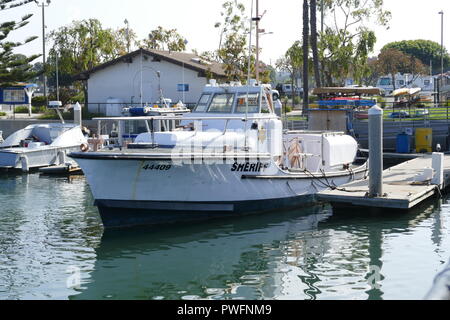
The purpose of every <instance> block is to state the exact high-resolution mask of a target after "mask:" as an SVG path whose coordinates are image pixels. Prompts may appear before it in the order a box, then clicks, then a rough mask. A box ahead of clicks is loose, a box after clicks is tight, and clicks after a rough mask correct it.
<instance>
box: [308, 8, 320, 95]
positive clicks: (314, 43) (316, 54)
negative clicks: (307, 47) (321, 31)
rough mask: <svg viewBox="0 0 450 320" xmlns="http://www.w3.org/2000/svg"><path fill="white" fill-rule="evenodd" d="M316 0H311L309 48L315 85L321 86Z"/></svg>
mask: <svg viewBox="0 0 450 320" xmlns="http://www.w3.org/2000/svg"><path fill="white" fill-rule="evenodd" d="M316 13H317V0H311V21H310V22H311V48H312V52H313V61H314V78H315V79H316V87H317V88H320V87H321V86H322V81H321V80H320V70H319V52H318V50H317V15H316Z"/></svg>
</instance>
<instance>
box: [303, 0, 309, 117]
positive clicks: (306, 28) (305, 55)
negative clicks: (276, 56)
mask: <svg viewBox="0 0 450 320" xmlns="http://www.w3.org/2000/svg"><path fill="white" fill-rule="evenodd" d="M308 56H309V6H308V0H303V113H304V115H306V116H308V113H309V110H308V109H309V95H308V94H309V79H308V76H309V73H308Z"/></svg>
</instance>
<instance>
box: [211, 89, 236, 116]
mask: <svg viewBox="0 0 450 320" xmlns="http://www.w3.org/2000/svg"><path fill="white" fill-rule="evenodd" d="M233 102H234V94H233V93H219V94H216V95H215V96H214V98H213V99H212V101H211V104H210V105H209V109H208V112H210V113H231V109H232V108H233Z"/></svg>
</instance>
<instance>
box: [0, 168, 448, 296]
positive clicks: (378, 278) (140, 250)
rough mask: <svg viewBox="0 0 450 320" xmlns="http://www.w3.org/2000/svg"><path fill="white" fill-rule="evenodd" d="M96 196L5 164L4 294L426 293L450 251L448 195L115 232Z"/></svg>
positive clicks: (0, 177) (1, 184)
mask: <svg viewBox="0 0 450 320" xmlns="http://www.w3.org/2000/svg"><path fill="white" fill-rule="evenodd" d="M92 203H93V199H92V196H91V193H90V190H89V187H88V185H87V183H86V181H85V178H84V177H78V178H75V179H71V180H69V179H67V178H54V177H51V178H47V177H40V176H39V175H38V174H31V175H14V174H5V173H2V174H0V299H298V300H304V299H306V300H310V299H358V300H359V299H362V300H365V299H422V298H423V297H424V295H425V294H426V293H427V291H428V290H429V289H430V287H431V284H432V281H433V278H434V276H435V275H436V273H437V272H439V271H440V270H441V269H442V268H443V267H444V265H445V264H446V262H447V261H448V259H449V257H450V245H449V240H450V236H449V227H450V204H449V198H448V197H444V198H443V199H440V200H438V199H436V200H433V201H429V202H427V203H426V204H425V205H423V206H421V207H420V208H418V209H416V210H414V211H413V212H410V213H402V214H400V213H394V214H393V213H384V214H376V215H374V214H368V213H367V212H365V211H364V210H351V212H350V211H347V212H335V213H333V211H332V209H331V207H330V206H328V205H320V206H315V207H309V208H301V209H298V210H296V211H291V212H275V213H271V214H264V215H259V216H248V217H243V218H233V219H222V220H216V221H209V222H203V223H198V222H197V223H192V224H186V223H184V224H181V225H167V226H159V227H145V228H138V229H131V230H116V231H107V232H105V231H104V230H103V228H102V225H101V221H100V218H99V216H98V213H97V209H96V208H95V207H94V206H93V205H92ZM78 278H79V279H80V281H81V283H80V285H79V286H77V285H76V282H75V283H74V282H72V280H73V279H78ZM74 284H75V285H74Z"/></svg>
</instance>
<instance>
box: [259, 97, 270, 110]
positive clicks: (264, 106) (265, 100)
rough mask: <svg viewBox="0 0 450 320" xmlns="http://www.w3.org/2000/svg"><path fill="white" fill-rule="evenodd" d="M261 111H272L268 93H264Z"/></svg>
mask: <svg viewBox="0 0 450 320" xmlns="http://www.w3.org/2000/svg"><path fill="white" fill-rule="evenodd" d="M261 113H270V106H269V101H268V97H267V95H266V94H265V95H263V98H262V101H261Z"/></svg>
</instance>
